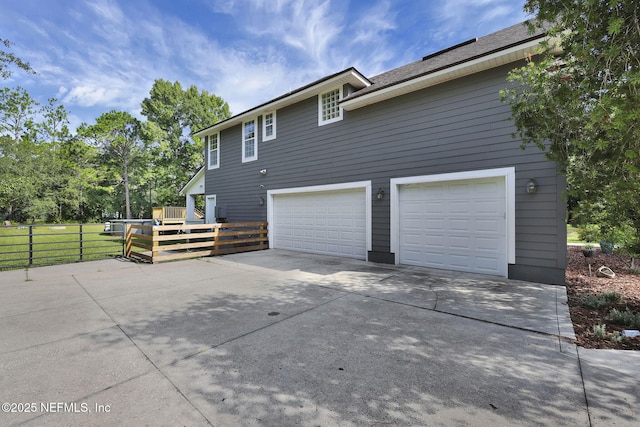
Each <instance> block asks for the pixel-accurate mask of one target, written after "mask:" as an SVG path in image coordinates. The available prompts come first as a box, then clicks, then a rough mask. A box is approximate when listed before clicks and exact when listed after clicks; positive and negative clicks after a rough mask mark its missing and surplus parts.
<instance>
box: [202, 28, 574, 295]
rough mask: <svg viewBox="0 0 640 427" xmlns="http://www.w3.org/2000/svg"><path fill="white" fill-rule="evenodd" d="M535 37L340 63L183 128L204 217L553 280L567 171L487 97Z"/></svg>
mask: <svg viewBox="0 0 640 427" xmlns="http://www.w3.org/2000/svg"><path fill="white" fill-rule="evenodd" d="M544 37H545V35H544V34H535V35H532V34H530V33H529V32H528V30H527V28H526V27H525V26H524V25H523V24H519V25H516V26H513V27H510V28H507V29H505V30H502V31H498V32H496V33H494V34H490V35H488V36H485V37H481V38H478V39H472V40H469V41H467V42H465V43H461V44H459V45H456V46H452V47H451V48H448V49H445V50H442V51H440V52H436V53H433V54H431V55H428V56H425V57H424V58H422V59H420V60H418V61H416V62H413V63H410V64H407V65H405V66H402V67H400V68H397V69H394V70H391V71H389V72H386V73H383V74H380V75H378V76H375V77H366V76H364V75H362V74H361V73H360V72H359V71H358V70H356V69H354V68H349V69H346V70H344V71H341V72H338V73H336V74H333V75H330V76H327V77H325V78H323V79H320V80H318V81H315V82H313V83H311V84H309V85H307V86H304V87H301V88H299V89H297V90H295V91H292V92H290V93H287V94H286V95H283V96H281V97H278V98H276V99H274V100H271V101H269V102H267V103H265V104H262V105H259V106H257V107H255V108H252V109H250V110H248V111H245V112H243V113H241V114H238V115H235V116H233V117H231V118H229V119H227V120H225V121H223V122H219V123H216V124H215V125H213V126H211V127H208V128H206V129H203V130H201V131H199V132H197V133H195V136H198V137H202V138H204V139H205V142H206V149H205V151H206V152H205V157H206V162H205V163H206V166H205V169H206V170H205V177H204V192H205V197H206V209H207V211H208V212H216V217H217V219H218V220H226V221H232V222H236V221H258V220H260V221H264V220H267V221H269V245H270V247H271V248H279V249H288V250H293V251H301V252H312V253H321V254H330V255H336V256H342V257H353V258H358V259H363V260H368V261H372V262H381V263H392V264H409V265H418V266H426V267H434V268H442V269H448V270H459V271H467V272H477V273H484V274H491V275H498V276H503V277H509V278H515V279H523V280H529V281H536V282H543V283H554V284H563V283H564V270H565V266H566V226H565V221H564V220H565V210H566V204H565V201H564V200H563V192H564V190H565V178H564V177H563V176H560V175H558V173H557V170H556V165H555V163H553V162H550V161H549V160H547V158H546V157H545V155H544V153H542V152H541V151H540V150H538V149H537V148H534V147H531V148H527V149H526V150H523V149H521V147H520V141H518V140H514V139H513V137H512V134H513V132H514V127H513V124H512V123H511V121H510V119H509V117H510V111H509V107H508V106H507V105H504V104H502V103H501V101H500V96H499V90H500V89H502V88H504V87H505V86H506V85H507V82H506V80H505V78H506V76H507V73H508V72H509V70H511V69H513V68H514V67H517V66H521V65H523V64H524V63H525V61H526V58H527V57H529V56H530V55H531V54H532V53H534V52H535V49H536V47H537V46H538V45H539V44H540V42H541V41H542V40H544Z"/></svg>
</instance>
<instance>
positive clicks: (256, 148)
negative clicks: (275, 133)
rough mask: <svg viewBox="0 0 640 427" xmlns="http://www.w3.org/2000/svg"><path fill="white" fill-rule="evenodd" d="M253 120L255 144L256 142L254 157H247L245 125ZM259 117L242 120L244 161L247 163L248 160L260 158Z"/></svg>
mask: <svg viewBox="0 0 640 427" xmlns="http://www.w3.org/2000/svg"><path fill="white" fill-rule="evenodd" d="M251 122H253V144H254V150H253V156H252V157H246V156H245V155H244V153H245V152H246V151H245V145H246V143H247V141H246V139H245V133H244V127H245V125H246V124H247V123H251ZM256 122H257V119H255V118H254V119H251V120H247V121H244V122H242V163H246V162H253V161H254V160H258V125H257V123H256Z"/></svg>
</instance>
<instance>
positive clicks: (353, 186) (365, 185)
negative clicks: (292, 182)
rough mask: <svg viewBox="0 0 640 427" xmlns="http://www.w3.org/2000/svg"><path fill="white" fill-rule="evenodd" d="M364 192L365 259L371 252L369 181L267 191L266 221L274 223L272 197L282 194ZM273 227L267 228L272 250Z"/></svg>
mask: <svg viewBox="0 0 640 427" xmlns="http://www.w3.org/2000/svg"><path fill="white" fill-rule="evenodd" d="M357 189H360V190H364V192H365V198H364V200H365V233H366V235H365V238H366V242H365V245H366V253H365V259H367V258H368V256H369V254H368V252H369V251H371V181H357V182H345V183H340V184H327V185H314V186H308V187H293V188H281V189H275V190H267V221H268V222H269V224H275V222H274V217H273V214H274V196H277V195H282V194H296V193H301V194H302V193H306V194H308V193H314V192H322V191H340V190H357ZM273 232H274V230H273V227H272V226H271V225H270V226H269V228H268V236H269V248H273V242H274V236H273Z"/></svg>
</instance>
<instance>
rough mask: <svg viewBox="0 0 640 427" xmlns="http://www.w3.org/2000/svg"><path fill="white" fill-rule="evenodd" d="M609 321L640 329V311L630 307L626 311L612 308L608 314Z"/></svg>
mask: <svg viewBox="0 0 640 427" xmlns="http://www.w3.org/2000/svg"><path fill="white" fill-rule="evenodd" d="M607 321H609V322H611V323H613V324H614V325H620V326H624V327H628V328H631V329H640V313H634V312H632V311H631V310H629V308H628V307H627V308H626V309H625V310H624V311H620V310H617V309H615V308H614V309H612V310H611V311H610V312H609V315H608V316H607Z"/></svg>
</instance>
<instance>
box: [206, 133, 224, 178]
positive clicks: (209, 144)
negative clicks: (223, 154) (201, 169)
mask: <svg viewBox="0 0 640 427" xmlns="http://www.w3.org/2000/svg"><path fill="white" fill-rule="evenodd" d="M214 135H215V136H216V139H217V141H218V148H216V164H215V165H214V166H211V137H212V136H214ZM205 138H206V141H205V142H206V143H207V169H209V170H212V169H218V168H219V167H220V132H218V133H214V134H212V135H207V136H206V137H205Z"/></svg>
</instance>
